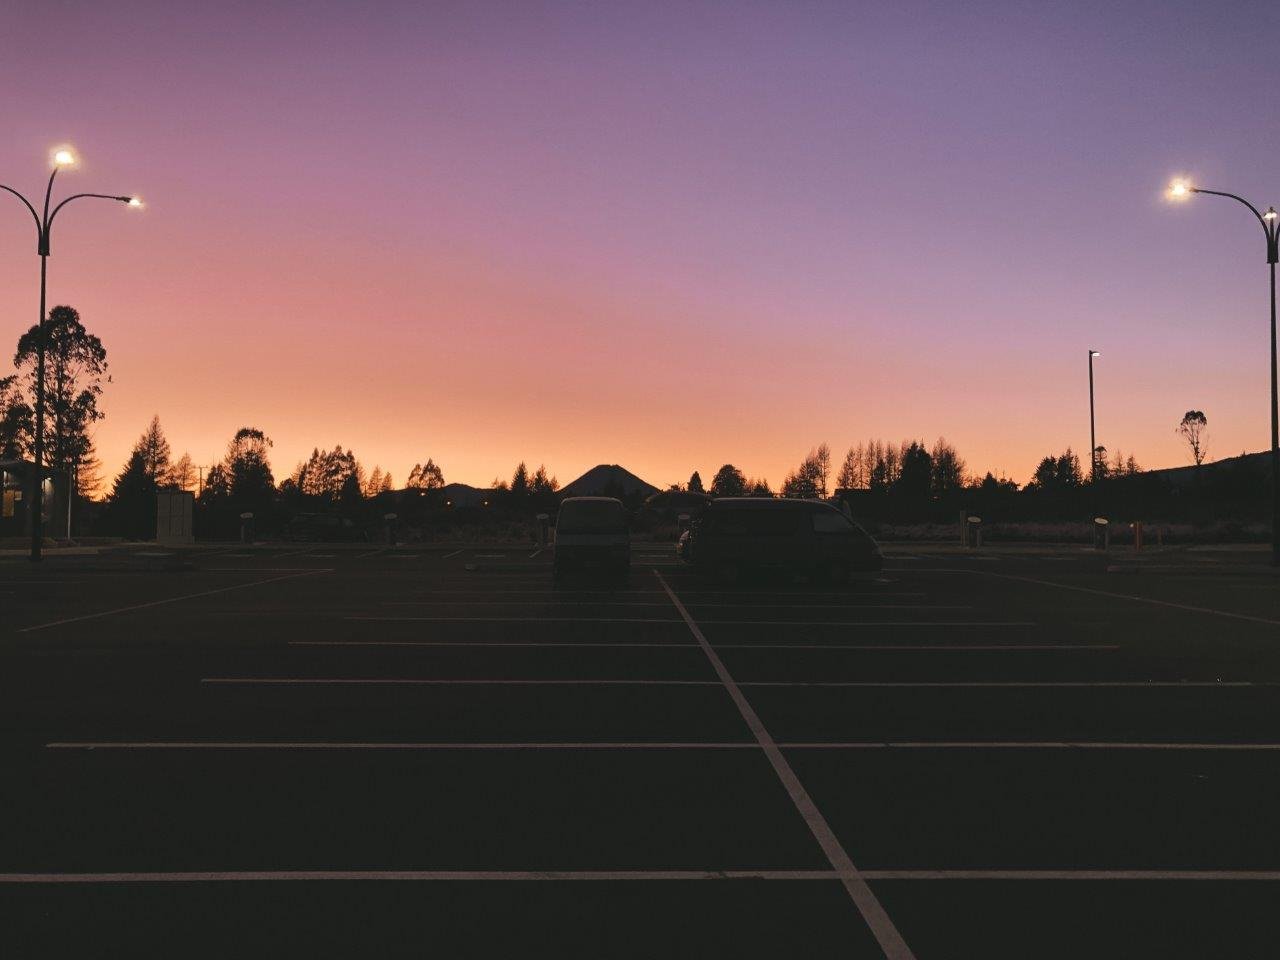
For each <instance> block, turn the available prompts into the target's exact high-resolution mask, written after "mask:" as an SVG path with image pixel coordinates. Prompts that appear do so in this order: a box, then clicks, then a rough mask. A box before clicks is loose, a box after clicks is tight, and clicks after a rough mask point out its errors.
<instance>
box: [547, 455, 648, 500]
mask: <svg viewBox="0 0 1280 960" xmlns="http://www.w3.org/2000/svg"><path fill="white" fill-rule="evenodd" d="M657 492H658V488H657V487H655V486H654V485H653V484H651V483H645V482H644V481H643V480H641V479H640V478H639V477H637V476H636V475H635V474H634V473H632V472H631V471H630V470H627V469H625V468H624V467H620V466H618V464H616V463H602V464H600V465H599V466H595V467H592V468H591V469H590V470H588V471H587V472H586V473H584V474H583V475H582V476H580V477H578V479H577V480H574V481H573V482H572V483H566V484H565V485H564V486H563V487H562V488H561V490H560V493H561V495H562V496H565V497H600V496H613V497H616V496H622V497H630V496H632V495H634V494H638V495H639V496H640V497H647V496H649V495H650V494H653V493H657Z"/></svg>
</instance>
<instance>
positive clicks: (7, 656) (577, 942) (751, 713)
mask: <svg viewBox="0 0 1280 960" xmlns="http://www.w3.org/2000/svg"><path fill="white" fill-rule="evenodd" d="M532 552H533V551H532V549H531V548H525V549H524V550H519V549H516V548H513V547H489V548H473V549H466V550H461V551H456V550H454V549H449V550H443V549H437V550H411V549H381V550H379V549H374V548H371V547H365V548H362V549H351V548H345V547H329V546H326V545H311V546H309V547H297V546H295V547H275V548H253V549H230V550H225V551H221V552H216V553H200V554H194V555H192V557H190V558H187V560H186V561H185V562H184V563H182V564H164V563H156V562H151V563H148V564H146V565H145V566H144V565H141V564H132V565H131V564H130V563H128V562H119V563H111V562H102V561H100V560H98V559H95V558H71V557H68V558H58V559H53V560H51V561H50V562H48V563H46V564H45V565H43V566H42V567H39V568H31V567H29V566H27V565H25V564H24V563H21V562H7V563H0V605H2V606H0V609H3V620H2V621H0V720H2V721H3V723H2V726H0V760H2V761H3V765H4V771H5V776H4V785H3V788H2V789H0V810H2V812H3V817H0V915H2V917H3V922H2V923H0V955H3V956H14V957H45V956H68V955H79V956H123V955H127V956H193V955H212V954H217V955H228V954H230V955H234V956H260V955H275V956H278V955H291V954H309V955H312V956H427V955H441V956H453V957H488V956H513V955H520V956H556V957H569V956H582V957H588V956H589V957H623V956H625V957H633V956H634V957H653V956H699V957H706V956H740V957H757V956H759V957H791V956H796V957H800V956H804V957H825V956H840V957H877V956H885V955H888V956H893V957H912V956H914V957H919V958H921V960H925V958H979V957H980V958H1002V957H1011V958H1012V957H1017V958H1027V957H1036V958H1045V957H1064V958H1065V957H1071V958H1078V957H1081V956H1089V957H1147V956H1150V957H1163V958H1171V957H1188V958H1189V957H1206V956H1220V957H1225V956H1232V957H1248V956H1264V955H1270V954H1271V953H1273V952H1274V944H1275V943H1276V942H1277V939H1278V938H1280V911H1278V910H1276V909H1275V907H1276V904H1278V903H1280V826H1278V825H1277V817H1276V815H1275V811H1276V810H1277V808H1278V807H1280V709H1277V708H1278V707H1280V590H1278V589H1277V581H1276V580H1275V578H1274V576H1273V575H1272V574H1271V573H1270V572H1269V571H1266V570H1260V569H1257V568H1255V567H1253V566H1248V565H1235V566H1233V565H1231V564H1229V563H1223V564H1221V565H1219V564H1216V563H1215V562H1214V560H1213V558H1212V557H1210V558H1208V559H1207V560H1206V559H1205V558H1203V557H1200V558H1196V560H1195V562H1194V563H1191V562H1187V563H1182V562H1180V561H1179V560H1178V558H1177V557H1173V558H1171V559H1169V560H1167V561H1162V562H1160V563H1158V564H1148V565H1146V566H1141V565H1135V564H1128V563H1117V562H1116V561H1115V560H1114V558H1113V559H1112V560H1106V559H1099V558H1095V557H1091V556H1086V555H1078V556H1071V555H1068V556H1052V555H1046V556H1034V555H1028V556H1003V557H991V556H987V557H972V556H956V555H937V556H930V555H927V554H921V553H919V552H916V553H911V554H905V555H900V556H899V557H898V558H896V559H894V558H892V557H891V560H890V564H889V567H890V568H889V569H888V570H886V572H885V573H884V574H883V575H882V576H879V577H877V578H874V579H871V580H866V581H862V582H859V583H857V584H855V585H853V586H851V587H850V588H849V589H848V590H841V591H835V590H831V589H829V588H824V587H819V586H816V585H809V584H805V583H779V582H760V583H744V584H735V585H722V584H715V583H705V582H701V581H699V580H697V579H695V578H694V577H692V576H691V575H690V574H689V573H688V572H687V571H686V570H684V569H683V568H681V567H680V566H679V565H677V564H676V563H675V561H674V559H673V558H672V556H671V554H670V550H669V548H668V547H662V546H652V545H641V546H639V547H638V548H637V551H636V552H637V561H636V568H635V570H634V571H633V572H632V574H631V577H630V578H629V580H628V581H626V582H625V583H615V582H609V581H596V580H590V579H585V580H579V581H570V582H567V583H564V584H562V585H559V586H555V585H553V584H552V582H551V578H550V571H549V568H548V559H549V558H548V557H547V556H546V555H545V554H537V555H533V556H530V554H531V553H532Z"/></svg>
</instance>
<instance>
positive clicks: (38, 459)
mask: <svg viewBox="0 0 1280 960" xmlns="http://www.w3.org/2000/svg"><path fill="white" fill-rule="evenodd" d="M50 162H51V164H52V166H53V172H51V173H50V174H49V185H48V186H47V187H45V191H44V207H43V214H41V213H37V212H36V208H35V206H34V205H33V204H32V203H31V201H30V200H28V199H27V198H26V197H24V196H23V195H22V194H21V193H19V192H18V191H17V190H15V189H14V188H13V187H9V186H5V185H4V184H3V183H0V190H5V191H7V192H9V193H11V194H13V195H14V196H15V197H17V198H18V199H19V200H21V201H22V204H23V206H25V207H26V208H27V211H28V212H29V213H30V214H31V218H32V219H33V220H35V222H36V253H37V254H38V255H39V257H40V322H39V324H38V325H37V336H36V415H35V419H36V422H35V434H36V435H35V444H34V447H33V449H32V460H33V461H34V462H35V468H34V470H33V476H32V478H31V485H30V488H29V489H30V496H31V501H30V506H29V507H28V508H27V510H28V514H29V516H30V517H31V560H32V561H33V562H36V561H39V560H40V553H41V547H42V546H43V540H44V515H43V507H44V497H43V493H44V482H43V477H41V473H42V472H43V467H44V354H45V289H46V280H47V276H48V265H49V234H50V231H51V230H52V229H53V221H54V218H56V217H57V216H58V211H60V210H61V209H62V208H63V207H65V206H66V205H67V204H68V203H70V202H71V201H72V200H81V199H84V198H86V197H92V198H95V199H98V200H114V201H116V202H118V203H125V204H128V205H129V206H131V207H141V206H142V201H141V200H140V199H138V198H137V197H133V196H129V197H121V196H115V195H113V194H108V193H76V194H72V195H71V196H69V197H67V198H66V199H65V200H63V201H62V202H61V203H59V204H58V205H57V206H56V207H54V208H53V209H52V210H50V209H49V204H50V201H51V199H52V197H53V181H54V179H55V178H56V177H57V176H58V171H59V170H63V169H67V168H71V167H74V166H75V165H76V155H75V153H74V152H72V151H71V150H70V149H68V148H66V147H63V148H60V149H58V150H55V151H54V152H53V156H52V157H51V158H50ZM69 482H70V479H69V478H68V483H69ZM70 495H71V491H70V489H68V491H67V496H68V497H70Z"/></svg>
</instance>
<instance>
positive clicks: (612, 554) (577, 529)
mask: <svg viewBox="0 0 1280 960" xmlns="http://www.w3.org/2000/svg"><path fill="white" fill-rule="evenodd" d="M553 556H554V561H553V567H554V569H555V572H556V575H557V576H559V575H561V574H564V573H566V572H568V571H569V570H573V569H581V568H584V567H596V568H600V569H604V570H611V571H614V572H617V573H626V572H627V571H628V570H630V569H631V530H630V523H629V522H628V517H627V508H626V507H624V506H623V505H622V501H621V500H616V499H614V498H613V497H568V498H567V499H565V500H564V501H562V502H561V504H560V515H559V516H558V517H557V519H556V539H555V546H554V547H553Z"/></svg>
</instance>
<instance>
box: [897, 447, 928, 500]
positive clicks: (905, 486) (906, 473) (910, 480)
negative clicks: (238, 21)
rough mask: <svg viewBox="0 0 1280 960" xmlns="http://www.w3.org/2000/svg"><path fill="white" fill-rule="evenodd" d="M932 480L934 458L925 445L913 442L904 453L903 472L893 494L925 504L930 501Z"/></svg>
mask: <svg viewBox="0 0 1280 960" xmlns="http://www.w3.org/2000/svg"><path fill="white" fill-rule="evenodd" d="M932 479H933V458H932V457H930V456H929V451H928V450H926V449H925V448H924V444H922V443H917V442H916V441H914V440H913V441H911V443H910V445H909V446H908V447H907V449H906V450H905V451H904V452H903V455H902V472H901V473H900V474H899V476H898V482H897V483H895V484H894V485H893V492H894V493H895V494H897V495H899V496H901V497H903V498H904V499H907V500H914V501H920V502H923V501H926V500H928V499H929V486H930V483H931V482H932Z"/></svg>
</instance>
